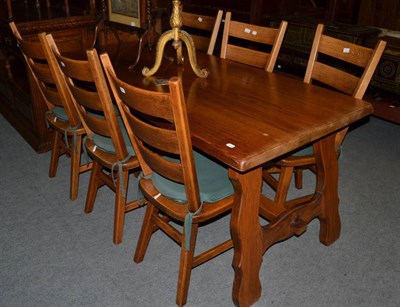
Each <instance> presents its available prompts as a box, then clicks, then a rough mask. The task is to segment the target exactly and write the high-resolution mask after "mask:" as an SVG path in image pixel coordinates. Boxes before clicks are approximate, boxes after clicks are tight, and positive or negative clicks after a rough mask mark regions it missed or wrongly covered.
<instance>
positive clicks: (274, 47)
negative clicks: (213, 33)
mask: <svg viewBox="0 0 400 307" xmlns="http://www.w3.org/2000/svg"><path fill="white" fill-rule="evenodd" d="M231 17H232V14H231V12H227V13H226V15H225V26H224V34H223V37H222V46H221V55H220V56H221V58H223V59H230V60H233V61H237V62H240V63H244V64H247V65H251V66H255V67H258V68H263V69H265V70H266V71H268V72H272V71H273V70H274V66H275V63H276V60H277V58H278V54H279V50H280V48H281V45H282V41H283V38H284V36H285V32H286V28H287V25H288V23H287V22H286V21H284V20H283V21H282V22H281V24H280V27H279V29H275V28H268V27H262V26H257V25H252V24H248V23H243V22H239V21H234V20H232V19H231ZM232 39H240V40H244V41H247V42H246V43H254V44H263V48H264V45H266V46H270V47H271V50H270V52H267V51H260V50H256V49H253V48H250V47H249V48H247V47H243V46H239V45H235V44H233V42H232Z"/></svg>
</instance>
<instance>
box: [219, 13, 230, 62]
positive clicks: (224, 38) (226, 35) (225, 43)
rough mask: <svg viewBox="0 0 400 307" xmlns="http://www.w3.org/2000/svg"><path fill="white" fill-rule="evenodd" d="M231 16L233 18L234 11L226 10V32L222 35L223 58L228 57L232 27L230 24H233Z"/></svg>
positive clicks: (221, 55)
mask: <svg viewBox="0 0 400 307" xmlns="http://www.w3.org/2000/svg"><path fill="white" fill-rule="evenodd" d="M231 18H232V13H231V12H226V14H225V24H224V32H223V36H222V45H221V54H220V57H221V58H222V59H226V51H227V48H228V38H229V28H230V24H231Z"/></svg>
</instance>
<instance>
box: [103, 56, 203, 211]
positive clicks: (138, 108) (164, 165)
mask: <svg viewBox="0 0 400 307" xmlns="http://www.w3.org/2000/svg"><path fill="white" fill-rule="evenodd" d="M100 59H101V62H102V64H103V67H104V70H105V72H106V75H107V78H108V80H109V83H110V85H111V88H112V91H113V93H114V96H115V98H116V101H117V104H118V107H119V109H120V112H121V115H122V117H123V119H124V122H125V124H126V128H127V130H128V134H129V136H130V137H131V141H132V143H133V146H134V147H135V150H136V153H137V157H138V159H139V163H140V166H141V168H142V170H143V173H144V175H145V176H148V175H150V174H152V173H153V172H157V173H158V174H160V175H161V176H164V177H165V178H167V179H169V180H171V181H173V182H178V183H181V184H184V186H185V191H186V199H187V206H188V207H187V208H188V209H189V210H190V211H191V212H195V211H196V210H197V209H198V208H199V206H200V194H199V187H198V181H197V174H196V169H195V164H194V156H193V149H192V143H191V138H190V131H189V125H188V119H187V113H186V106H185V99H184V95H183V90H182V84H181V81H180V79H178V78H176V77H174V78H172V79H170V80H169V93H165V92H155V91H149V90H144V89H140V88H137V87H134V86H132V85H130V84H127V83H125V82H123V81H122V80H120V79H119V78H118V77H117V76H116V74H115V71H114V69H113V67H112V64H111V62H110V59H109V57H108V55H107V54H102V55H101V56H100ZM162 122H165V123H168V124H166V125H162V124H160V123H162ZM156 198H157V197H156Z"/></svg>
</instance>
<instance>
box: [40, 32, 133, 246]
mask: <svg viewBox="0 0 400 307" xmlns="http://www.w3.org/2000/svg"><path fill="white" fill-rule="evenodd" d="M46 43H47V48H48V49H49V50H50V51H51V53H52V54H51V56H52V63H54V64H55V65H57V68H58V69H57V74H58V77H59V79H60V80H63V82H64V83H65V85H66V86H67V87H68V89H69V92H70V95H71V97H72V101H73V103H74V104H75V106H76V109H77V110H78V113H79V115H80V118H81V121H82V124H83V126H84V127H85V129H86V133H87V136H86V137H85V139H84V146H85V150H86V152H87V153H88V154H89V156H90V157H91V158H92V160H93V168H92V171H91V175H90V181H89V188H88V193H87V197H86V205H85V212H86V213H90V212H92V210H93V206H94V202H95V199H96V194H97V191H98V189H99V188H100V187H101V186H103V185H104V184H106V185H107V186H108V187H110V188H111V189H112V190H113V191H114V192H115V210H114V234H113V242H114V243H115V244H119V243H121V242H122V237H123V228H124V220H125V213H126V212H128V211H131V210H133V209H136V208H138V207H139V202H138V201H137V200H134V201H131V202H128V201H127V191H128V183H129V180H128V179H129V173H130V172H134V171H138V170H139V162H138V160H137V158H136V154H135V151H134V149H133V147H132V145H131V143H130V140H129V137H128V134H127V132H126V129H125V126H124V124H123V122H122V119H121V117H120V116H119V115H118V114H117V112H116V107H115V105H114V104H113V101H112V99H111V93H110V92H109V90H108V86H107V81H106V79H105V75H104V73H103V70H102V68H101V64H100V60H99V57H98V54H97V51H96V49H90V50H87V52H86V54H87V60H76V59H71V58H69V57H66V56H64V55H61V54H60V52H59V50H58V48H57V45H56V43H55V42H54V39H53V37H52V36H51V34H49V35H47V36H46Z"/></svg>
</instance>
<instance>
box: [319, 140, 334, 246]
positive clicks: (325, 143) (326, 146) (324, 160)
mask: <svg viewBox="0 0 400 307" xmlns="http://www.w3.org/2000/svg"><path fill="white" fill-rule="evenodd" d="M335 135H336V134H335V133H333V134H331V135H329V136H327V137H325V138H323V139H321V140H320V141H319V142H316V143H315V144H314V152H315V154H316V165H317V187H316V193H319V194H320V195H321V200H320V206H321V212H320V215H319V216H318V218H319V221H320V232H319V240H320V241H321V243H322V244H325V245H330V244H332V243H333V242H335V241H336V240H337V239H338V238H339V236H340V216H339V197H338V180H339V179H338V174H339V171H338V161H337V155H336V152H335Z"/></svg>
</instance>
